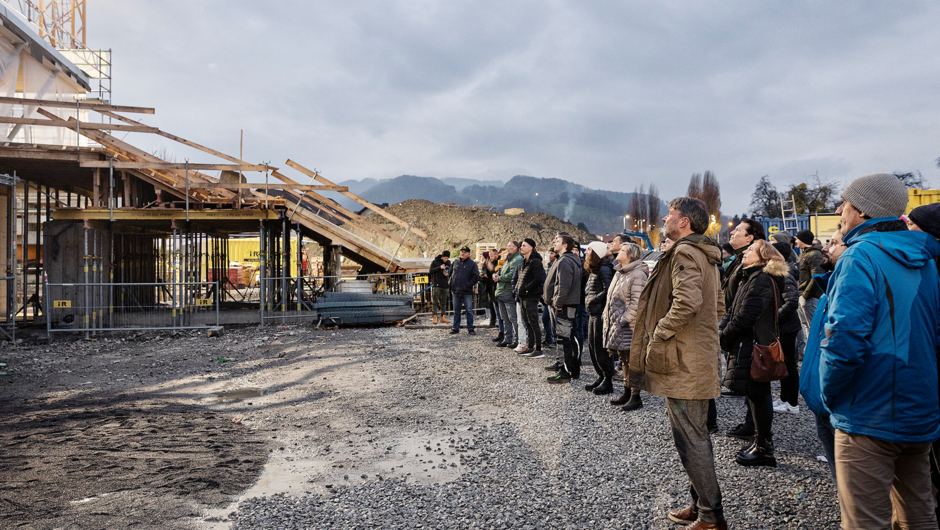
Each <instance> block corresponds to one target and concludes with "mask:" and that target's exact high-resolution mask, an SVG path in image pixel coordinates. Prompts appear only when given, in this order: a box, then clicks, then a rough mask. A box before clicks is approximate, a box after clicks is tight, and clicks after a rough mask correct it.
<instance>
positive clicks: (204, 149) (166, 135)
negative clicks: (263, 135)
mask: <svg viewBox="0 0 940 530" xmlns="http://www.w3.org/2000/svg"><path fill="white" fill-rule="evenodd" d="M102 114H104V115H105V116H109V117H111V118H114V119H116V120H121V121H123V122H124V123H129V124H131V125H143V124H142V123H140V122H139V121H134V120H132V119H130V118H126V117H124V116H121V115H119V114H114V113H113V112H102ZM155 134H159V135H160V136H162V137H164V138H169V139H170V140H173V141H175V142H179V143H181V144H183V145H188V146H189V147H192V148H193V149H198V150H200V151H202V152H204V153H209V154H210V155H215V156H217V157H219V158H221V159H224V160H228V161H229V162H234V163H236V164H247V162H245V161H244V160H240V159H238V158H235V157H234V156H230V155H227V154H225V153H223V152H221V151H216V150H215V149H212V148H210V147H206V146H204V145H200V144H197V143H196V142H191V141H189V140H187V139H185V138H180V137H179V136H176V135H173V134H170V133H168V132H165V131H161V130H157V131H156V133H155Z"/></svg>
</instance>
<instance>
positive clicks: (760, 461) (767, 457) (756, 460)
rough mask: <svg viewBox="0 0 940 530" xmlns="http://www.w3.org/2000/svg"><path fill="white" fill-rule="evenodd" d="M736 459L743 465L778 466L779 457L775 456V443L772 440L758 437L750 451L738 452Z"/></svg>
mask: <svg viewBox="0 0 940 530" xmlns="http://www.w3.org/2000/svg"><path fill="white" fill-rule="evenodd" d="M734 461H735V462H737V463H738V464H740V465H742V466H767V467H777V459H776V458H775V457H774V444H773V442H771V441H770V440H764V439H762V438H758V439H757V441H756V442H755V443H754V444H753V445H752V446H751V450H750V451H748V452H746V453H738V456H736V457H735V458H734Z"/></svg>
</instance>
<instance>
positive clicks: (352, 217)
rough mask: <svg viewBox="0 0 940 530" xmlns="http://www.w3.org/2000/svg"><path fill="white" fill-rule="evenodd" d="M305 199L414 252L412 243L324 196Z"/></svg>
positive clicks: (290, 182)
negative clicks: (311, 200)
mask: <svg viewBox="0 0 940 530" xmlns="http://www.w3.org/2000/svg"><path fill="white" fill-rule="evenodd" d="M271 176H272V177H274V178H277V179H280V180H282V181H284V182H285V183H287V184H291V185H294V186H299V185H300V184H298V183H297V182H295V181H294V180H292V179H290V178H288V177H285V176H284V175H282V174H280V173H279V172H277V171H273V172H271ZM307 198H310V199H313V200H314V201H316V203H319V204H320V205H321V206H325V207H326V208H327V209H329V210H333V211H335V212H337V213H339V214H342V215H344V216H346V217H347V218H349V221H348V222H349V223H350V224H351V225H353V226H355V227H356V228H358V229H359V230H362V231H364V232H378V233H379V234H382V235H383V236H385V237H387V238H389V239H391V240H392V241H394V242H396V243H401V244H403V245H405V246H406V247H408V248H410V249H411V250H414V249H415V245H414V243H409V242H408V241H403V240H402V238H401V236H397V235H395V234H393V233H391V232H389V231H388V230H386V229H384V228H382V227H381V226H379V225H377V224H375V223H373V222H372V221H369V220H368V219H366V218H364V217H362V216H361V215H359V214H357V213H356V212H354V211H352V210H347V209H346V208H344V207H343V206H341V205H340V204H339V203H338V202H336V201H333V200H331V199H329V198H327V197H324V196H322V195H320V194H317V193H313V192H308V193H307ZM316 203H314V204H316Z"/></svg>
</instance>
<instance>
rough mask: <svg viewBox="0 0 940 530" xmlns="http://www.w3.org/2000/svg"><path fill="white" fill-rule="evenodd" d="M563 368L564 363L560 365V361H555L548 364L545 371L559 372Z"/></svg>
mask: <svg viewBox="0 0 940 530" xmlns="http://www.w3.org/2000/svg"><path fill="white" fill-rule="evenodd" d="M564 367H565V365H564V363H562V362H561V361H555V363H554V364H550V365H548V366H546V367H545V370H546V371H549V372H557V371H558V370H561V369H562V368H564Z"/></svg>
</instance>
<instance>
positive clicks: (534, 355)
mask: <svg viewBox="0 0 940 530" xmlns="http://www.w3.org/2000/svg"><path fill="white" fill-rule="evenodd" d="M525 357H526V358H527V359H541V358H542V357H545V352H543V351H542V350H541V349H538V350H535V351H533V352H532V353H530V354H528V355H526V356H525Z"/></svg>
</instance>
